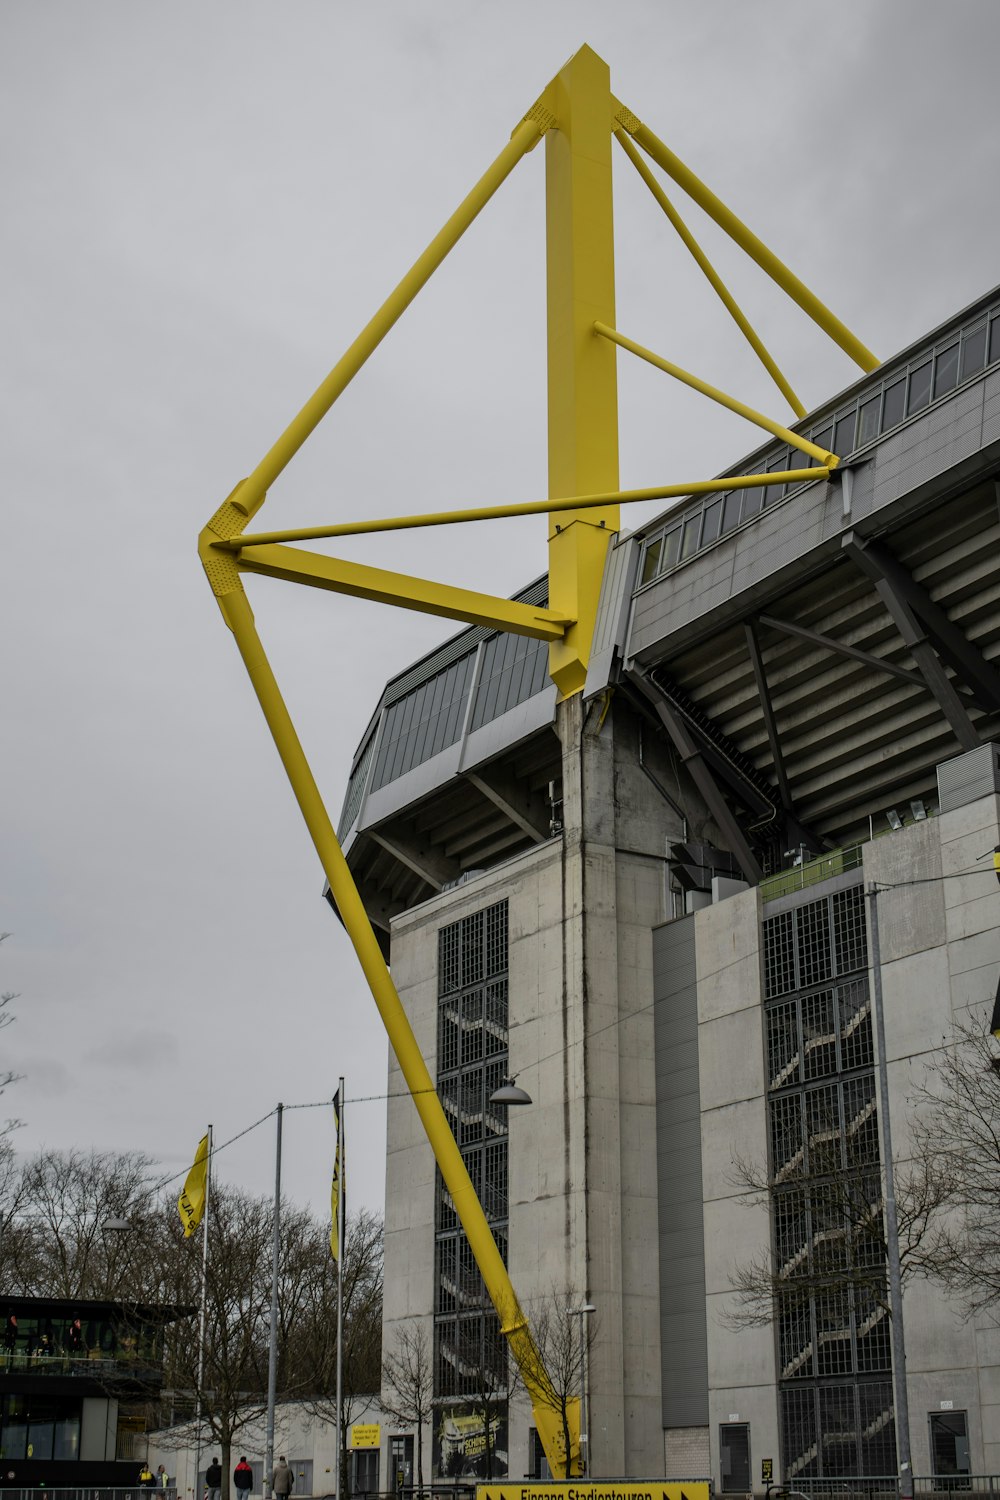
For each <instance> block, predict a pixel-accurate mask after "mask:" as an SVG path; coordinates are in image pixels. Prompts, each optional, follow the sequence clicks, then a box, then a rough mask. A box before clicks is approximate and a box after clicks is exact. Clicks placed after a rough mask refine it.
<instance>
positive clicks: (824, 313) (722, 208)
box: [615, 100, 879, 370]
mask: <svg viewBox="0 0 1000 1500" xmlns="http://www.w3.org/2000/svg"><path fill="white" fill-rule="evenodd" d="M615 106H616V115H615V119H616V122H617V123H618V124H619V125H621V126H622V128H623V129H625V130H627V131H628V133H629V135H630V136H631V137H632V139H633V140H634V141H636V142H637V143H638V144H639V145H640V146H641V147H642V149H643V150H644V151H645V152H646V155H647V156H650V157H652V159H653V161H655V162H656V164H657V166H658V167H662V168H663V170H664V172H666V173H667V175H668V176H669V177H672V178H673V180H674V181H675V182H676V183H677V185H678V187H680V188H683V190H684V192H685V193H687V195H688V197H689V198H692V199H693V200H694V202H695V203H697V204H698V206H699V208H703V209H704V211H705V212H706V213H707V214H708V216H709V218H710V219H714V220H715V222H716V224H718V226H719V228H720V229H724V230H725V231H726V233H727V234H728V235H729V237H730V239H733V240H735V241H736V243H737V245H739V246H740V248H741V249H742V250H745V251H746V253H747V255H749V256H750V258H751V260H755V261H756V262H757V264H758V265H759V266H760V268H761V270H762V271H765V272H766V273H767V275H768V276H770V277H771V280H772V281H776V282H777V284H778V286H780V287H781V289H782V291H783V292H786V293H787V294H788V296H789V297H791V299H792V301H793V302H797V303H798V305H799V307H801V309H802V311H803V312H804V313H806V314H807V316H808V317H810V318H812V320H813V322H814V323H816V324H818V325H819V327H820V328H822V330H823V332H824V333H826V334H828V335H829V337H830V338H831V339H833V341H834V343H835V344H839V345H840V347H841V349H843V351H844V353H845V354H848V355H850V357H851V359H853V360H854V362H855V364H857V365H860V366H861V368H862V370H874V369H875V368H876V366H877V365H878V362H879V361H878V359H877V357H876V356H875V355H874V354H873V353H872V351H871V350H870V349H868V348H866V347H865V345H864V344H863V343H862V342H861V340H860V339H859V338H856V337H855V335H854V334H853V333H852V332H851V330H850V329H849V328H848V327H847V326H846V324H844V323H842V322H841V321H840V319H839V318H838V317H836V316H835V315H834V314H833V313H832V312H831V311H830V309H829V308H828V307H826V306H825V305H824V304H823V303H822V302H821V301H820V300H819V298H818V297H817V296H816V295H815V293H814V292H811V291H810V290H809V288H808V287H807V286H806V285H805V283H804V282H802V281H800V280H799V278H798V277H797V276H796V275H795V273H794V272H793V271H790V270H789V269H788V267H787V266H786V265H785V264H784V262H783V261H781V260H779V259H778V257H777V256H776V255H775V254H774V252H773V251H772V250H769V249H768V248H767V246H766V245H765V244H764V242H763V240H759V239H758V238H757V236H756V235H755V234H754V233H753V231H752V230H750V229H748V228H747V226H746V225H745V224H744V223H743V222H742V220H740V219H738V218H737V217H736V215H735V214H734V213H733V212H732V210H731V209H729V208H727V207H726V205H725V204H724V203H723V201H722V199H721V198H718V197H716V195H715V193H713V192H712V190H711V188H709V187H707V186H706V185H705V183H703V182H702V181H701V180H700V178H698V177H696V176H695V174H694V173H693V172H692V171H691V169H690V167H686V166H685V165H684V163H683V162H682V161H681V159H680V157H679V156H675V154H674V153H673V151H671V149H670V147H669V146H666V145H664V143H663V141H661V140H660V139H659V137H658V136H655V135H654V134H653V132H652V131H651V130H650V128H649V126H648V125H644V124H643V122H642V121H641V120H640V119H639V118H638V116H637V115H634V114H633V113H632V111H631V110H630V109H627V108H626V107H625V106H624V105H622V104H621V103H619V101H618V100H615Z"/></svg>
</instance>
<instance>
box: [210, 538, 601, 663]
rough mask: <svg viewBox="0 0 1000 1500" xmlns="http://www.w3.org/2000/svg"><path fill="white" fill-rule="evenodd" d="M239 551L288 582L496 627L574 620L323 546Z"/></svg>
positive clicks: (550, 637) (241, 560)
mask: <svg viewBox="0 0 1000 1500" xmlns="http://www.w3.org/2000/svg"><path fill="white" fill-rule="evenodd" d="M236 557H237V566H238V568H239V570H240V572H241V573H260V574H262V575H263V576H264V577H266V578H284V579H286V580H287V581H288V582H289V583H304V584H307V585H308V586H309V587H311V588H315V589H329V590H330V591H331V592H332V593H335V594H349V595H350V596H351V597H352V598H354V599H372V600H374V601H375V602H376V603H380V604H395V605H398V606H399V608H400V609H414V610H418V611H419V612H420V613H421V614H425V615H442V616H443V617H444V618H445V619H446V620H463V621H466V622H468V623H469V624H471V625H486V626H488V627H489V628H490V629H492V630H505V631H507V632H508V633H509V634H511V635H527V636H531V637H533V638H534V639H535V640H538V641H559V640H562V638H563V636H564V635H565V633H566V631H567V629H568V628H569V626H571V625H572V623H573V622H572V621H571V620H567V619H566V618H565V616H564V615H560V614H558V613H557V612H556V611H554V610H551V609H543V608H541V606H539V605H534V604H521V603H520V602H519V601H518V600H516V599H496V598H494V597H493V595H492V594H477V593H474V592H473V591H472V590H471V589H460V588H455V587H454V585H452V584H450V583H433V582H431V581H430V580H429V579H426V578H411V577H410V576H409V575H408V574H406V573H390V572H388V571H387V570H386V569H385V568H371V567H368V566H367V564H365V563H355V562H344V561H343V560H342V559H341V558H338V557H325V556H324V555H323V553H321V552H300V551H299V550H298V549H297V548H294V547H281V546H269V545H268V544H266V543H265V544H264V545H262V546H257V547H246V546H245V547H244V548H243V550H242V551H241V552H239V553H238V554H236Z"/></svg>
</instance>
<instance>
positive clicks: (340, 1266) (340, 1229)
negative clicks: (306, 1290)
mask: <svg viewBox="0 0 1000 1500" xmlns="http://www.w3.org/2000/svg"><path fill="white" fill-rule="evenodd" d="M337 1098H338V1100H339V1101H340V1109H339V1111H338V1121H337V1147H336V1149H337V1155H338V1156H339V1158H340V1192H339V1193H338V1194H337V1249H338V1251H339V1254H338V1256H337V1483H336V1485H335V1487H334V1494H335V1496H336V1500H340V1491H341V1482H340V1481H341V1468H342V1465H343V1459H344V1432H343V1427H342V1425H341V1424H342V1423H343V1419H344V1250H345V1248H346V1246H345V1243H344V1198H345V1192H344V1189H345V1187H346V1185H347V1184H346V1181H345V1173H344V1165H345V1155H344V1080H343V1079H342V1078H341V1079H338V1082H337Z"/></svg>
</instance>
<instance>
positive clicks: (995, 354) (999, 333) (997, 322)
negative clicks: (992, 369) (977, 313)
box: [989, 317, 1000, 364]
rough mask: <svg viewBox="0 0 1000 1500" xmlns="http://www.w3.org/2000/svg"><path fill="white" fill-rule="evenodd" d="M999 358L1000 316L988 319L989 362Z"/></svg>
mask: <svg viewBox="0 0 1000 1500" xmlns="http://www.w3.org/2000/svg"><path fill="white" fill-rule="evenodd" d="M997 359H1000V317H996V318H991V319H990V357H989V363H990V364H992V363H993V361H994V360H997Z"/></svg>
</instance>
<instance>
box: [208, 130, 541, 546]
mask: <svg viewBox="0 0 1000 1500" xmlns="http://www.w3.org/2000/svg"><path fill="white" fill-rule="evenodd" d="M545 129H546V123H545V118H544V115H543V114H542V113H541V112H540V111H539V112H538V113H537V114H535V115H534V116H533V117H529V118H526V119H524V120H522V121H521V123H520V125H518V127H517V129H516V130H515V131H514V133H513V135H512V136H511V138H510V141H509V142H508V144H507V145H506V146H505V147H504V148H503V150H502V151H501V152H500V155H499V156H498V157H497V159H496V161H495V162H493V164H492V166H491V167H490V168H489V169H488V170H487V171H486V172H484V174H483V176H482V177H481V178H480V179H479V181H478V182H477V183H476V185H475V187H474V188H473V189H472V191H471V192H470V193H469V194H468V196H467V197H466V198H465V199H464V200H463V201H462V203H461V204H460V205H459V206H458V208H457V209H456V210H455V212H454V213H453V214H452V216H451V218H450V219H449V220H448V222H447V224H445V226H444V228H443V229H442V230H441V231H440V232H439V233H438V234H436V235H435V236H434V238H433V239H432V240H431V242H430V244H429V245H428V246H427V249H426V250H425V251H424V252H423V254H422V255H421V256H420V257H419V259H418V260H416V261H415V262H414V264H413V265H412V267H411V268H410V270H409V271H407V273H406V275H405V276H404V277H403V279H402V281H401V282H400V283H399V285H398V286H397V287H396V289H395V291H393V292H392V293H391V294H390V295H389V296H388V297H387V298H386V300H385V302H383V304H382V306H381V307H380V308H379V310H378V312H377V313H376V314H375V316H374V317H373V318H372V319H371V321H370V322H369V323H368V325H367V327H366V328H364V329H363V331H362V332H361V333H360V334H359V335H358V337H357V338H356V339H355V340H354V343H353V344H352V345H351V347H350V348H349V349H348V350H347V352H346V354H344V355H343V356H342V358H341V359H339V360H338V361H337V363H336V364H335V365H334V367H333V369H332V370H331V371H330V373H329V375H328V376H327V377H326V379H325V380H324V381H323V383H322V385H320V386H319V387H318V389H317V390H316V391H315V392H314V394H313V395H312V396H310V398H309V400H308V401H307V402H306V404H305V406H304V407H303V408H302V410H301V411H300V412H299V414H298V416H297V417H295V418H294V420H293V421H292V422H290V423H289V425H288V426H287V427H286V428H285V431H284V432H283V433H282V434H281V436H280V437H279V439H278V441H277V442H276V443H275V444H274V445H273V446H272V447H271V448H270V449H269V450H268V452H267V453H266V454H265V455H264V457H263V458H262V459H261V461H260V463H259V464H258V465H257V467H256V468H255V469H254V471H253V473H252V474H250V475H249V476H248V477H247V478H246V479H244V481H243V483H242V484H241V485H240V486H238V488H237V492H236V494H235V496H234V498H233V504H234V505H235V506H236V508H237V510H239V511H242V513H243V514H244V515H245V516H247V517H250V516H253V515H255V514H256V512H257V511H258V510H259V509H260V507H261V506H262V505H263V503H264V496H265V495H266V493H267V491H268V489H269V488H270V486H271V485H272V484H273V483H274V481H275V480H276V479H277V477H278V475H279V474H280V473H281V471H282V469H284V468H285V467H286V465H287V464H288V463H289V462H290V461H291V459H292V458H294V457H295V454H296V453H297V452H298V451H299V449H300V448H301V447H302V444H303V443H304V442H305V440H306V438H307V437H308V436H309V434H310V433H311V432H313V431H314V429H315V428H316V427H317V425H318V424H319V423H320V422H321V421H322V419H323V418H324V417H325V416H326V414H327V412H328V411H329V410H330V407H331V406H332V405H333V403H334V402H335V401H336V399H337V397H338V396H339V395H340V394H341V392H342V391H343V390H344V389H345V388H346V387H347V385H348V384H349V383H350V381H352V380H353V379H354V376H355V375H356V374H357V373H358V371H359V370H360V369H361V366H362V365H363V364H364V362H365V360H366V359H367V358H368V356H369V355H370V354H371V353H372V351H373V350H374V349H375V348H377V346H378V345H379V344H380V343H381V341H382V340H383V339H384V338H385V336H386V334H387V333H388V332H389V330H390V328H391V327H392V326H393V324H394V323H395V322H397V321H398V319H399V318H400V316H401V315H402V314H403V313H404V312H405V311H406V309H407V308H408V307H409V305H410V303H411V302H412V301H413V299H414V297H415V296H416V295H417V293H418V292H419V291H420V290H421V288H422V287H423V286H424V285H425V284H426V282H427V281H428V280H429V278H430V277H431V276H432V275H433V273H434V272H435V271H436V270H437V268H438V266H439V265H440V264H441V262H442V261H443V260H444V258H445V256H446V255H447V254H448V252H449V250H451V249H453V248H454V246H455V245H456V244H457V243H458V241H459V240H460V239H461V237H462V235H463V234H464V233H465V231H466V230H467V229H468V227H469V225H470V224H471V223H472V221H473V220H474V219H475V217H476V215H477V214H478V213H479V212H480V211H481V210H482V209H483V208H485V206H486V204H487V203H488V202H489V201H490V199H491V198H492V197H493V194H494V193H495V192H496V190H497V188H498V187H500V185H501V184H502V183H503V182H504V181H505V180H506V178H507V177H509V175H510V173H511V172H512V171H513V169H514V168H515V167H516V166H517V163H518V162H519V161H520V160H521V158H522V156H525V155H526V154H527V152H529V151H530V150H531V149H532V148H533V147H534V146H536V145H537V144H538V141H539V139H540V137H541V136H542V135H543V134H544V131H545Z"/></svg>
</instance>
